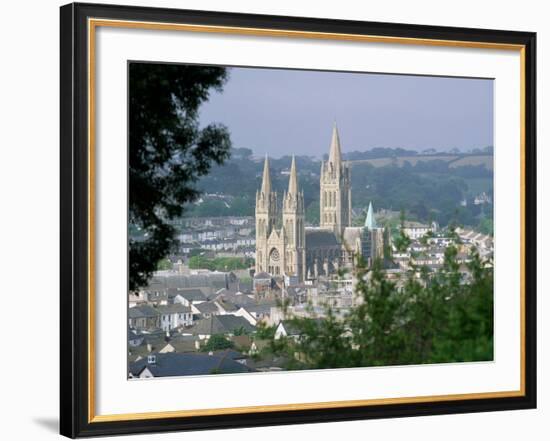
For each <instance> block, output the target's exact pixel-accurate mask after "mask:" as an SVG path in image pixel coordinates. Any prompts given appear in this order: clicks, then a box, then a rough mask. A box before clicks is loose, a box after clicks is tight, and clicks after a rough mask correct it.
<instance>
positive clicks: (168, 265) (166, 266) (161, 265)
mask: <svg viewBox="0 0 550 441" xmlns="http://www.w3.org/2000/svg"><path fill="white" fill-rule="evenodd" d="M170 269H172V262H170V261H169V260H168V259H167V258H164V259H161V260H159V261H158V262H157V270H170Z"/></svg>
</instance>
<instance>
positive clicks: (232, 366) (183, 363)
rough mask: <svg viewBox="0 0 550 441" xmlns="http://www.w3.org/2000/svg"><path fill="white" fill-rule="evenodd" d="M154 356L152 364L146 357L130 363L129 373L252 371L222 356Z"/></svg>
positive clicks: (193, 354)
mask: <svg viewBox="0 0 550 441" xmlns="http://www.w3.org/2000/svg"><path fill="white" fill-rule="evenodd" d="M154 355H155V357H156V361H155V363H154V364H150V363H148V359H147V357H144V358H142V359H141V360H139V361H136V362H133V363H130V369H129V370H130V373H131V374H132V375H134V376H138V375H139V374H140V373H141V372H142V371H143V370H144V369H145V368H147V369H149V371H150V372H151V374H152V375H153V376H154V377H174V376H185V375H207V374H212V373H222V374H233V373H242V372H252V371H253V369H251V368H249V367H247V366H245V365H243V364H241V363H237V362H236V361H234V360H233V359H231V358H230V357H227V356H223V355H221V356H220V355H208V354H206V353H193V352H187V353H178V352H169V353H166V354H154Z"/></svg>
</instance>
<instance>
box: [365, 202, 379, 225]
mask: <svg viewBox="0 0 550 441" xmlns="http://www.w3.org/2000/svg"><path fill="white" fill-rule="evenodd" d="M365 227H367V228H368V229H369V230H373V229H375V228H377V226H376V220H375V219H374V210H373V208H372V202H369V209H368V211H367V217H366V218H365Z"/></svg>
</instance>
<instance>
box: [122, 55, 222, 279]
mask: <svg viewBox="0 0 550 441" xmlns="http://www.w3.org/2000/svg"><path fill="white" fill-rule="evenodd" d="M226 79H227V72H226V69H224V68H220V67H205V66H186V65H181V64H154V63H130V65H129V97H130V98H129V129H130V130H129V132H130V139H129V185H130V197H129V223H130V224H131V225H133V226H135V227H136V228H137V229H138V230H139V231H140V232H142V233H143V234H142V236H140V237H139V238H136V237H132V236H130V241H129V242H130V243H129V254H130V255H129V261H130V268H129V273H130V274H129V288H130V290H135V289H137V288H138V287H140V286H143V285H145V284H146V283H147V280H148V279H149V277H150V276H151V274H152V272H153V271H154V270H155V269H156V267H157V262H158V261H159V260H160V259H162V258H163V257H164V256H166V255H167V254H168V253H169V252H170V250H171V249H173V248H174V247H175V246H176V245H177V239H176V237H175V230H174V228H173V227H172V226H171V225H169V224H168V223H167V222H166V220H167V219H174V218H177V217H180V216H181V215H182V214H183V206H184V205H185V204H186V203H189V202H192V201H193V200H195V199H196V197H197V195H198V194H199V192H198V189H197V188H196V183H197V181H198V179H199V178H200V177H201V176H205V175H207V174H208V172H209V171H210V169H211V166H212V164H213V163H216V164H222V163H223V162H224V160H225V159H227V158H228V157H229V153H230V147H231V142H230V138H229V133H228V131H227V129H226V128H225V127H223V126H221V125H215V124H210V125H208V126H206V127H204V128H202V129H201V128H200V127H199V121H198V115H199V107H200V105H201V104H202V103H203V102H205V101H207V100H208V97H209V94H210V92H211V91H212V90H218V91H220V90H221V89H222V86H223V84H224V83H225V81H226Z"/></svg>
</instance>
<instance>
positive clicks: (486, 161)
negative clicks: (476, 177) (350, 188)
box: [349, 155, 493, 170]
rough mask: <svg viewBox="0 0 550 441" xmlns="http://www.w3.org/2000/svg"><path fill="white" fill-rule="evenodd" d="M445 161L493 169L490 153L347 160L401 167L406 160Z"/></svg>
mask: <svg viewBox="0 0 550 441" xmlns="http://www.w3.org/2000/svg"><path fill="white" fill-rule="evenodd" d="M421 161H422V162H428V161H445V162H447V163H448V164H449V167H462V166H467V165H473V166H476V165H484V166H485V167H486V168H487V169H488V170H492V169H493V156H492V155H426V156H424V155H418V156H397V157H387V158H375V159H357V160H353V161H349V162H351V163H352V164H371V165H372V166H374V167H385V166H387V165H396V166H398V167H403V165H404V164H405V163H406V162H408V163H409V164H411V165H412V166H414V165H416V164H417V163H418V162H421Z"/></svg>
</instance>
